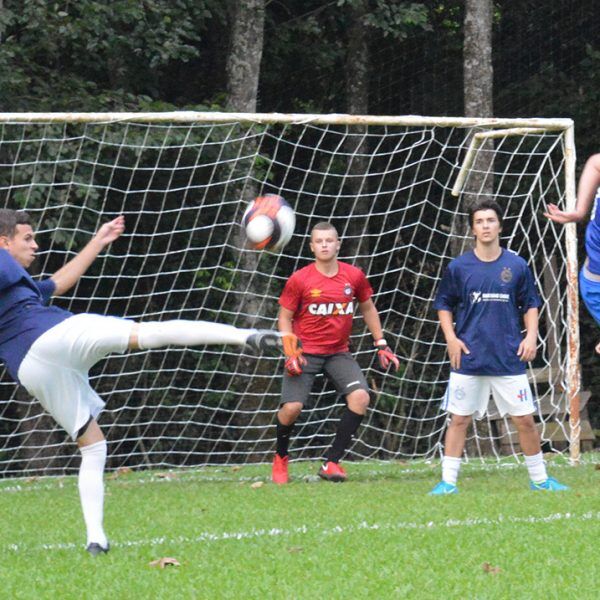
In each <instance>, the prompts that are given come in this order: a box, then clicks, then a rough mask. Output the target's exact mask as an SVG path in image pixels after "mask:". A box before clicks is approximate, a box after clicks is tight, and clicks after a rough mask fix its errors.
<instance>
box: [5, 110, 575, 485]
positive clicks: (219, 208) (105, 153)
mask: <svg viewBox="0 0 600 600" xmlns="http://www.w3.org/2000/svg"><path fill="white" fill-rule="evenodd" d="M483 130H485V127H484V128H482V127H449V126H436V125H431V124H422V125H419V124H415V125H410V126H406V125H405V126H398V125H364V124H363V125H339V124H316V123H311V122H307V123H299V124H291V123H270V124H265V123H259V122H225V123H215V122H213V123H211V122H197V121H196V122H190V123H175V122H171V123H150V122H142V121H141V120H140V121H136V122H133V121H127V122H113V121H110V122H93V123H72V122H69V123H66V122H65V123H44V122H37V123H19V122H5V123H4V124H3V125H2V126H1V130H0V198H1V200H0V206H5V207H9V208H23V209H26V210H27V211H28V212H29V213H30V214H31V216H32V217H33V219H34V221H35V222H36V226H37V231H38V236H37V241H38V243H39V245H40V252H39V258H38V260H37V261H36V263H35V266H34V267H33V272H34V275H35V276H36V277H47V276H49V275H51V274H52V273H53V272H55V271H56V270H57V269H58V268H59V267H60V266H61V265H63V264H64V263H65V262H66V261H67V260H69V259H71V258H72V257H73V256H75V254H76V253H77V252H78V251H79V250H80V249H81V248H82V247H83V245H84V244H85V243H86V242H87V241H88V240H89V238H90V236H91V235H92V234H93V233H94V232H95V231H96V230H97V229H98V227H99V226H100V225H101V224H102V223H103V222H106V221H107V220H110V219H112V218H114V217H115V216H117V215H119V214H123V215H125V218H126V227H127V229H126V232H125V233H124V234H123V236H122V237H121V238H120V239H119V240H117V241H116V242H115V243H113V244H112V246H111V247H109V248H108V250H107V251H106V252H105V253H103V254H102V255H101V256H99V257H98V259H97V260H96V261H95V263H94V264H93V266H92V267H91V268H90V270H89V271H88V272H87V273H86V274H85V276H83V277H82V278H81V280H80V281H79V283H78V284H77V286H76V287H75V288H74V289H73V290H72V291H71V292H70V293H69V294H68V295H67V296H65V297H62V298H56V299H54V300H53V302H54V303H55V304H56V305H58V306H61V307H63V308H65V309H68V310H71V311H73V312H75V313H80V312H94V313H99V314H109V315H116V316H123V317H127V318H130V319H135V320H140V321H149V320H166V319H177V318H182V319H203V320H208V321H218V322H223V323H228V324H233V325H236V326H239V327H262V328H275V327H276V316H277V309H278V304H277V299H278V297H279V294H280V293H281V291H282V289H283V285H284V283H285V281H286V280H287V278H288V277H289V275H290V274H291V273H292V272H293V271H294V270H296V269H298V268H300V267H302V266H305V265H306V264H308V263H309V262H310V256H311V255H310V251H309V247H308V241H309V231H310V228H311V227H312V226H313V225H314V224H316V223H317V222H319V221H323V220H327V221H331V222H332V223H333V224H334V225H335V226H336V227H337V229H338V231H339V232H340V235H341V238H342V248H341V252H340V259H341V260H343V261H347V262H350V263H353V264H355V265H357V266H359V267H361V268H362V269H363V270H364V271H365V273H366V274H367V276H368V278H369V280H370V282H371V285H372V286H373V288H374V290H375V293H376V296H375V303H376V306H377V308H378V310H379V313H380V316H381V319H382V323H383V326H384V329H385V331H386V338H387V340H388V342H389V344H390V346H392V348H393V349H394V351H395V352H396V354H397V355H398V356H399V357H400V359H401V364H402V367H401V369H400V370H399V371H398V372H397V373H395V372H382V371H381V370H380V369H379V368H378V367H377V361H376V360H375V356H374V352H373V348H372V340H371V336H370V334H369V333H368V331H367V330H366V327H365V325H364V323H363V322H362V319H361V317H360V315H358V316H357V317H355V322H354V328H353V334H352V338H351V345H352V349H353V351H354V353H355V355H356V357H357V359H358V361H359V363H360V364H361V366H362V367H363V369H364V371H365V373H366V376H367V380H368V381H369V384H370V386H371V388H372V390H373V401H372V406H371V408H370V410H369V413H368V415H367V417H366V418H365V420H364V421H363V425H362V427H361V429H360V430H359V433H358V435H357V437H356V439H355V441H354V443H353V445H352V447H351V449H350V452H349V454H348V459H363V458H379V459H401V458H408V457H422V458H429V457H432V456H436V455H439V453H440V452H441V448H442V446H441V444H442V441H443V433H444V428H445V416H444V415H443V414H442V413H440V404H441V399H442V396H443V394H444V391H445V386H446V382H447V378H448V374H449V364H448V360H447V356H446V348H445V344H444V341H443V337H442V336H441V332H440V331H439V327H438V323H437V319H436V314H435V312H434V310H433V308H432V300H433V297H434V294H435V291H436V288H437V285H438V282H439V279H440V276H441V274H442V273H443V271H444V269H445V268H446V266H447V264H448V262H449V261H450V260H451V259H452V258H453V256H455V255H456V254H457V253H458V252H459V251H461V250H462V249H464V248H465V247H466V246H465V244H468V237H467V232H466V229H465V224H466V218H465V215H466V211H467V205H468V202H469V197H470V196H475V195H478V196H480V197H482V196H491V197H493V198H494V199H495V200H496V201H498V202H499V203H500V205H501V206H502V208H503V210H504V213H505V214H504V229H503V236H502V243H503V245H504V246H506V247H507V248H510V249H511V250H514V251H515V252H517V253H519V254H520V255H521V256H523V257H524V258H525V259H526V260H527V261H528V262H529V263H530V265H531V268H532V270H533V272H534V275H535V279H536V282H537V284H538V287H539V290H540V292H541V294H542V296H543V299H544V306H543V308H542V309H541V317H540V341H541V343H540V347H539V353H538V357H537V358H536V360H535V362H534V363H533V364H532V368H531V369H530V371H529V374H530V377H531V381H532V385H533V388H534V393H535V395H536V398H537V399H538V411H537V415H536V419H537V420H538V421H539V423H540V429H541V432H542V438H543V441H544V444H545V446H544V448H545V449H549V450H562V449H564V445H561V443H559V442H558V441H557V440H559V439H562V440H564V438H565V437H566V434H567V429H566V426H565V423H566V418H567V417H566V416H565V415H566V410H567V406H566V398H565V392H564V389H565V384H564V378H565V368H566V362H567V299H566V290H567V279H566V264H567V260H566V254H565V249H564V248H565V239H564V236H565V233H564V228H560V227H556V226H553V225H552V224H550V223H549V222H548V221H547V220H546V219H545V218H544V217H543V216H542V212H543V210H544V207H545V205H546V204H547V203H549V202H552V203H556V204H558V205H559V206H564V204H565V191H564V190H565V185H564V180H565V173H564V171H565V151H564V132H563V131H561V130H547V131H544V130H542V129H539V130H536V131H537V132H536V133H530V134H527V135H513V136H506V137H503V138H498V139H495V140H493V141H491V142H489V143H486V144H484V145H482V146H481V147H480V148H479V150H478V160H477V161H475V163H474V164H473V166H472V168H471V169H469V170H468V174H467V178H466V181H465V182H464V185H463V194H462V197H461V198H455V197H453V196H452V195H451V194H450V190H451V189H452V187H453V186H454V184H455V182H456V179H457V176H458V173H459V171H460V168H461V165H462V161H463V159H464V157H465V153H466V150H467V148H468V147H469V144H470V140H471V138H472V135H473V133H474V132H476V131H483ZM482 165H483V166H482ZM263 193H277V194H280V195H282V196H283V197H284V198H285V199H286V200H287V201H288V202H289V203H290V204H291V205H292V206H293V207H294V209H295V210H296V213H297V225H296V233H295V234H294V236H293V238H292V241H291V242H290V243H289V244H288V246H287V247H286V248H284V250H283V251H282V252H281V253H280V254H277V255H275V254H270V253H266V252H255V251H252V250H248V249H246V248H244V244H243V235H242V232H241V231H240V226H239V222H240V217H241V214H242V213H243V210H244V208H245V205H246V202H247V201H248V200H250V199H251V198H252V197H253V196H255V195H258V194H263ZM282 371H283V364H282V361H281V359H279V358H275V357H269V356H254V355H252V354H251V353H249V352H248V351H245V350H243V349H240V348H238V347H233V346H231V347H228V346H211V347H198V348H186V349H181V348H175V347H170V348H168V349H161V350H153V351H137V352H131V353H128V354H125V355H114V356H111V357H109V358H108V359H106V360H105V361H103V362H101V363H99V364H98V365H96V367H94V368H93V370H92V372H91V382H92V385H93V387H94V388H95V389H96V390H97V392H98V393H99V394H100V396H101V397H102V398H103V399H104V400H105V401H106V403H107V405H106V409H105V411H104V412H103V413H102V415H101V417H100V424H101V426H102V427H103V430H104V432H105V434H106V436H107V438H108V440H109V454H110V458H109V466H110V467H111V468H118V467H121V466H125V465H126V466H129V467H136V466H139V467H141V466H156V467H176V466H192V465H208V464H222V463H230V464H240V463H246V462H267V461H270V460H271V457H272V453H273V451H274V438H275V428H274V414H275V412H276V410H277V408H278V406H279V401H280V388H281V374H282ZM342 405H343V399H342V398H340V397H339V396H337V395H336V393H335V391H334V388H333V387H332V386H331V385H330V383H329V382H327V381H326V379H324V378H322V377H318V378H317V380H316V383H315V387H314V389H313V394H312V395H311V401H310V405H309V406H308V407H307V408H306V409H305V410H304V411H303V413H302V416H301V417H300V419H299V421H298V424H297V427H296V429H295V432H294V435H293V437H292V444H291V451H292V457H293V458H294V459H312V458H317V457H321V456H322V455H323V453H324V450H325V448H327V447H328V446H329V444H330V443H331V442H332V440H333V436H334V433H335V427H336V424H337V420H338V418H339V415H340V409H341V407H342ZM490 406H491V405H490ZM65 441H67V436H66V434H65V433H64V432H63V431H62V430H60V428H58V426H56V425H55V423H54V421H53V420H52V419H51V418H50V417H48V416H47V415H45V414H44V413H43V410H42V409H41V407H40V405H39V404H38V403H37V402H36V401H33V400H32V399H31V398H30V397H29V396H28V395H27V394H26V392H24V391H23V390H22V389H20V388H18V387H17V386H15V384H14V383H13V382H12V381H11V380H10V378H9V377H8V376H7V375H6V374H4V375H3V376H2V378H1V380H0V472H2V473H3V474H4V475H5V476H6V475H25V474H32V473H44V474H57V473H64V472H70V471H73V470H75V469H76V468H77V467H78V460H79V459H78V458H77V457H76V456H75V454H76V453H74V452H73V446H72V445H71V444H65V443H64V442H65ZM517 451H518V448H517V447H516V445H515V438H514V435H513V434H512V433H511V432H510V430H509V425H508V423H507V422H506V421H505V420H504V419H500V418H499V417H498V415H497V414H496V413H495V412H494V410H493V409H492V410H491V411H490V414H489V415H488V417H486V418H485V419H484V420H482V421H480V422H478V423H476V425H475V427H474V429H473V431H472V432H471V433H469V437H468V443H467V453H468V455H469V456H483V455H489V454H491V455H494V456H496V457H498V458H499V457H501V456H504V455H506V454H508V455H512V456H516V453H517Z"/></svg>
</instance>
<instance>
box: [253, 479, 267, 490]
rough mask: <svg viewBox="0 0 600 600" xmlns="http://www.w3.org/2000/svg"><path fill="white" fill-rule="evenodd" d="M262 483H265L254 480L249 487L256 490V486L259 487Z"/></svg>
mask: <svg viewBox="0 0 600 600" xmlns="http://www.w3.org/2000/svg"><path fill="white" fill-rule="evenodd" d="M263 485H265V482H264V481H255V482H254V483H253V484H252V485H251V486H250V487H251V488H252V489H253V490H257V489H258V488H261V487H262V486H263Z"/></svg>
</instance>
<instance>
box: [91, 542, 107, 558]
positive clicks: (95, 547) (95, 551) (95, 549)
mask: <svg viewBox="0 0 600 600" xmlns="http://www.w3.org/2000/svg"><path fill="white" fill-rule="evenodd" d="M109 550H110V544H107V545H106V548H103V547H102V546H101V545H100V544H97V543H96V542H92V543H91V544H88V547H87V548H86V551H87V552H89V553H90V554H91V555H92V556H98V555H99V554H106V553H107V552H108V551H109Z"/></svg>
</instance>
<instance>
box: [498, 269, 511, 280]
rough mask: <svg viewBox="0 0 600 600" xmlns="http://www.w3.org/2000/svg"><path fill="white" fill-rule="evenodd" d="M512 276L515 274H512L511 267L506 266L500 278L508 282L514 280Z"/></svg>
mask: <svg viewBox="0 0 600 600" xmlns="http://www.w3.org/2000/svg"><path fill="white" fill-rule="evenodd" d="M512 278H513V274H512V271H511V270H510V267H504V269H502V273H500V279H501V280H502V281H503V282H504V283H508V282H509V281H512Z"/></svg>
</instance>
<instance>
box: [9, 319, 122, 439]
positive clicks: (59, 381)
mask: <svg viewBox="0 0 600 600" xmlns="http://www.w3.org/2000/svg"><path fill="white" fill-rule="evenodd" d="M133 325H134V322H133V321H128V320H126V319H119V318H117V317H106V316H102V315H93V314H81V315H73V316H72V317H69V318H68V319H66V320H64V321H62V322H61V323H59V324H58V325H55V326H54V327H52V328H51V329H49V330H48V331H46V332H45V333H44V334H42V335H41V336H40V337H39V338H38V339H37V340H36V341H35V342H34V343H33V344H32V346H31V348H30V349H29V352H27V354H26V355H25V358H24V359H23V362H22V363H21V366H20V367H19V380H20V382H21V384H22V385H23V386H24V387H25V389H26V390H27V391H28V392H29V393H30V394H31V395H32V396H34V397H35V398H37V400H39V402H40V404H41V405H42V406H43V407H44V408H45V409H46V411H47V412H49V413H50V414H51V415H52V417H54V419H55V420H56V422H57V423H58V424H59V425H60V426H61V427H62V428H63V429H65V431H66V432H67V433H68V434H69V435H70V436H71V437H72V438H73V439H76V436H77V432H78V431H79V430H80V429H81V428H82V427H83V426H84V425H85V424H86V423H87V422H88V420H89V419H90V417H94V418H95V417H96V416H97V415H98V413H100V411H101V410H102V409H103V408H104V401H103V400H102V399H101V398H100V396H98V394H97V393H96V392H95V391H94V390H93V389H92V387H91V386H90V382H89V378H88V371H89V370H90V369H91V367H93V366H94V365H95V364H96V363H97V362H98V361H99V360H101V359H103V358H105V357H106V356H108V355H109V354H112V353H114V352H118V353H123V352H125V351H126V350H127V348H128V345H129V336H130V334H131V328H132V327H133Z"/></svg>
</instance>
